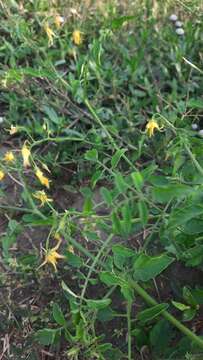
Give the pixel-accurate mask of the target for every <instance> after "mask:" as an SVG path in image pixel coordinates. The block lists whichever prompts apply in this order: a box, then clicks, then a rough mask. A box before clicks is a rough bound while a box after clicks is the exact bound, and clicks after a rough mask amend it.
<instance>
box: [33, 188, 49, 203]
mask: <svg viewBox="0 0 203 360" xmlns="http://www.w3.org/2000/svg"><path fill="white" fill-rule="evenodd" d="M33 196H34V197H35V198H36V199H38V200H40V201H41V205H40V206H44V205H45V204H47V203H49V202H51V201H53V200H52V199H50V198H48V196H47V194H46V193H45V191H44V190H41V191H40V190H39V191H36V193H35V194H34V195H33Z"/></svg>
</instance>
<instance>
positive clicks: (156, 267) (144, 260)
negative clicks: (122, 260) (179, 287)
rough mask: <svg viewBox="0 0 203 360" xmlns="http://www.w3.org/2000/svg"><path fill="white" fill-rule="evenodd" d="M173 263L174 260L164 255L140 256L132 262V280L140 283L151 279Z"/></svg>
mask: <svg viewBox="0 0 203 360" xmlns="http://www.w3.org/2000/svg"><path fill="white" fill-rule="evenodd" d="M173 261H174V259H173V258H171V257H169V256H168V255H166V254H161V255H159V256H148V255H145V254H140V255H139V256H138V258H137V259H136V260H135V262H134V266H133V270H134V278H135V279H136V280H141V281H148V280H150V279H153V278H154V277H156V276H157V275H159V274H160V273H161V272H162V271H163V270H165V269H166V268H167V267H168V266H169V265H170V264H171V263H172V262H173Z"/></svg>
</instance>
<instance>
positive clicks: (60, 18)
mask: <svg viewBox="0 0 203 360" xmlns="http://www.w3.org/2000/svg"><path fill="white" fill-rule="evenodd" d="M54 22H55V25H56V27H57V29H59V28H60V27H61V25H62V24H63V22H64V18H63V16H60V15H58V14H57V15H56V16H55V18H54Z"/></svg>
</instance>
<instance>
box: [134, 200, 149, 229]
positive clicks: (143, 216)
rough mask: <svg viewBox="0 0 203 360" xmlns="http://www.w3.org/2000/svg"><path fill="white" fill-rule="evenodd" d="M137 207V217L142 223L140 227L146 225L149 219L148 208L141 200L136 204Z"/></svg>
mask: <svg viewBox="0 0 203 360" xmlns="http://www.w3.org/2000/svg"><path fill="white" fill-rule="evenodd" d="M137 206H138V211H139V217H140V220H141V222H142V225H146V224H147V222H148V217H149V212H148V207H147V205H146V203H145V202H144V201H142V200H140V201H139V202H138V204H137Z"/></svg>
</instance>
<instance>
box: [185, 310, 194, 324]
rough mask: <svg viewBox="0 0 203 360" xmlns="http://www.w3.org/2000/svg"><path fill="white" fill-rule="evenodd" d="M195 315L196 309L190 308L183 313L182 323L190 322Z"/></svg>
mask: <svg viewBox="0 0 203 360" xmlns="http://www.w3.org/2000/svg"><path fill="white" fill-rule="evenodd" d="M195 315H196V309H193V308H190V309H188V310H185V311H184V313H183V321H191V320H192V319H193V318H194V317H195Z"/></svg>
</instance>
